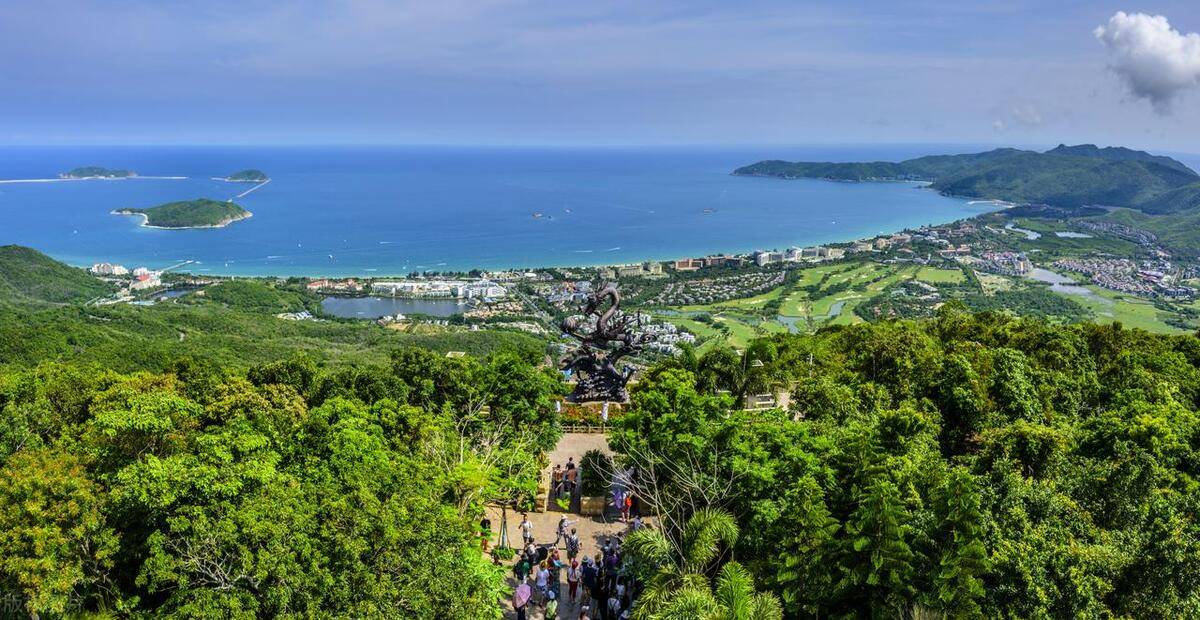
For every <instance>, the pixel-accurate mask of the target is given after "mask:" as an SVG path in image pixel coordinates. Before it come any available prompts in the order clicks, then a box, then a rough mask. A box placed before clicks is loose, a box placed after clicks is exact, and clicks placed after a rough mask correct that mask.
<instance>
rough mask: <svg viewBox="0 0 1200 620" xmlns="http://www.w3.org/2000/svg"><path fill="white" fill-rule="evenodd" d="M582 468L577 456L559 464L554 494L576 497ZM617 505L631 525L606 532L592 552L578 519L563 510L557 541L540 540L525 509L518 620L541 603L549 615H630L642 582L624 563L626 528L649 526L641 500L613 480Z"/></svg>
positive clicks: (581, 619)
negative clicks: (642, 514)
mask: <svg viewBox="0 0 1200 620" xmlns="http://www.w3.org/2000/svg"><path fill="white" fill-rule="evenodd" d="M578 474H579V469H578V467H577V466H576V465H575V462H574V459H570V460H568V462H567V463H566V465H565V466H560V465H555V466H554V470H553V472H552V474H551V481H552V484H553V487H552V493H553V494H554V497H555V498H559V497H566V498H570V497H572V496H573V494H574V492H575V489H576V488H577V485H578V481H579V476H578ZM612 504H613V506H614V507H615V508H616V509H617V510H619V511H620V513H621V519H622V521H623V522H625V523H627V524H628V528H627V529H626V530H625V531H624V532H620V533H616V534H613V535H611V536H603V537H601V538H600V539H599V540H598V541H597V542H596V543H595V544H596V545H597V549H596V550H594V551H593V552H591V553H588V552H586V550H585V549H584V541H583V540H581V538H580V535H579V530H578V529H577V528H576V527H574V525H575V524H576V523H577V522H578V521H577V520H572V519H571V518H570V515H568V514H563V515H562V516H561V517H560V518H559V520H558V523H557V526H556V527H555V531H554V540H553V542H549V536H547V537H546V539H545V540H546V541H547V542H546V543H539V541H538V540H537V539H536V538H535V536H534V526H533V523H532V522H530V520H529V516H528V514H525V513H522V514H521V523H520V525H518V529H519V530H520V532H521V545H522V546H521V550H520V553H519V554H518V555H517V557H516V559H515V562H514V565H513V574H514V576H515V577H516V582H517V587H516V589H515V591H514V593H513V600H512V603H513V609H514V610H515V611H516V614H517V620H526V617H527V614H528V613H529V612H530V611H531V610H532V609H535V608H540V609H541V611H542V615H543V617H544V618H545V619H546V620H559V619H563V620H626V619H628V618H629V616H630V614H631V608H632V606H633V601H634V600H635V599H636V598H637V594H638V593H639V591H640V589H641V588H640V585H639V584H638V583H637V582H636V580H634V579H632V578H631V577H630V576H629V575H628V574H627V573H628V571H627V570H625V567H624V565H623V563H622V561H623V559H624V556H623V554H622V551H621V546H622V544H623V542H624V539H625V533H626V532H631V531H634V530H637V529H639V528H642V527H646V525H645V524H644V523H643V522H642V519H641V518H640V516H638V508H639V506H638V502H637V498H636V497H634V496H633V494H631V493H629V492H627V491H626V490H625V487H624V485H614V488H613V496H612ZM560 605H561V606H563V607H564V609H565V608H568V607H570V608H577V609H578V614H577V615H575V614H572V615H571V617H567V616H566V615H564V614H562V613H560V611H559V607H560Z"/></svg>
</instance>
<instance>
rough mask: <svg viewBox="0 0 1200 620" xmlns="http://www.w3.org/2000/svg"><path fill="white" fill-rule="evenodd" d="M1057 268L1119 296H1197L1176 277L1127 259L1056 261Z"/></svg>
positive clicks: (1070, 259)
mask: <svg viewBox="0 0 1200 620" xmlns="http://www.w3.org/2000/svg"><path fill="white" fill-rule="evenodd" d="M1054 266H1055V267H1058V268H1059V269H1062V270H1065V271H1071V272H1074V273H1079V274H1083V275H1085V276H1088V278H1089V279H1091V281H1092V283H1094V284H1096V285H1097V286H1100V287H1103V288H1106V289H1108V290H1110V291H1117V292H1119V293H1127V294H1130V295H1140V296H1142V297H1165V298H1169V299H1190V298H1192V297H1193V296H1194V295H1195V293H1196V291H1195V290H1194V289H1192V288H1189V287H1186V286H1178V285H1176V284H1175V283H1174V282H1175V278H1174V277H1173V276H1171V275H1170V274H1168V273H1166V272H1164V271H1159V270H1157V269H1154V268H1152V267H1153V265H1148V266H1145V267H1140V268H1139V267H1138V266H1137V265H1136V264H1135V263H1134V262H1133V261H1131V260H1129V259H1127V258H1064V259H1062V260H1058V261H1055V262H1054Z"/></svg>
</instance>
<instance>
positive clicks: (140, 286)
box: [88, 263, 162, 291]
mask: <svg viewBox="0 0 1200 620" xmlns="http://www.w3.org/2000/svg"><path fill="white" fill-rule="evenodd" d="M88 271H89V272H91V274H92V275H94V276H99V277H103V278H119V279H125V278H128V288H129V290H130V291H144V290H147V289H152V288H158V287H160V286H162V274H161V272H158V271H151V270H149V269H147V268H145V267H135V268H134V269H133V271H130V270H128V269H126V268H125V266H124V265H117V264H114V263H96V264H94V265H92V266H91V267H90V268H88ZM123 285H124V283H123Z"/></svg>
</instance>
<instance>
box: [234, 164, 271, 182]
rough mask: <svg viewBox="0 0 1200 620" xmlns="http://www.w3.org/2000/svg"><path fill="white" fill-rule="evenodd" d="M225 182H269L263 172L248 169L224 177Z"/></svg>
mask: <svg viewBox="0 0 1200 620" xmlns="http://www.w3.org/2000/svg"><path fill="white" fill-rule="evenodd" d="M225 180H226V181H229V182H230V183H262V182H264V181H269V180H270V178H269V177H267V173H265V172H263V171H262V170H255V169H253V168H250V169H247V170H239V171H237V172H235V173H233V174H231V175H229V176H227V177H225Z"/></svg>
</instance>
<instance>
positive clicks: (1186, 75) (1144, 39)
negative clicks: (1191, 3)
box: [1093, 11, 1200, 114]
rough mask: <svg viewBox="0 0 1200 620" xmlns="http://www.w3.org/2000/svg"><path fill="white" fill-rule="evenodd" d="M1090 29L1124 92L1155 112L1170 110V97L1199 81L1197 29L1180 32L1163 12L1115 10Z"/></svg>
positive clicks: (1199, 62)
mask: <svg viewBox="0 0 1200 620" xmlns="http://www.w3.org/2000/svg"><path fill="white" fill-rule="evenodd" d="M1093 32H1094V34H1095V35H1096V38H1097V39H1099V40H1100V42H1101V43H1103V44H1104V47H1106V48H1107V49H1108V52H1109V55H1110V56H1111V58H1112V62H1111V64H1110V65H1109V66H1110V68H1111V69H1112V70H1113V72H1115V73H1116V74H1117V75H1118V76H1119V77H1120V78H1121V81H1122V82H1124V84H1125V86H1126V87H1127V88H1129V92H1130V93H1132V94H1133V96H1134V97H1137V98H1141V99H1147V100H1149V101H1150V103H1151V104H1152V105H1153V106H1154V109H1155V110H1157V111H1158V112H1160V113H1164V114H1165V113H1168V112H1170V110H1171V104H1172V103H1173V102H1174V101H1175V99H1177V98H1178V97H1179V96H1180V95H1181V94H1182V93H1183V92H1184V91H1186V90H1188V89H1190V88H1194V87H1196V86H1197V85H1200V34H1196V33H1194V32H1191V33H1188V34H1186V35H1185V34H1180V33H1179V31H1178V30H1175V29H1174V28H1172V27H1171V24H1170V22H1168V21H1167V18H1166V17H1165V16H1162V15H1147V14H1145V13H1133V14H1128V13H1125V12H1124V11H1117V12H1116V13H1115V14H1113V16H1112V17H1111V18H1109V20H1108V23H1107V24H1104V25H1101V26H1097V27H1096V29H1095V30H1094V31H1093Z"/></svg>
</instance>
